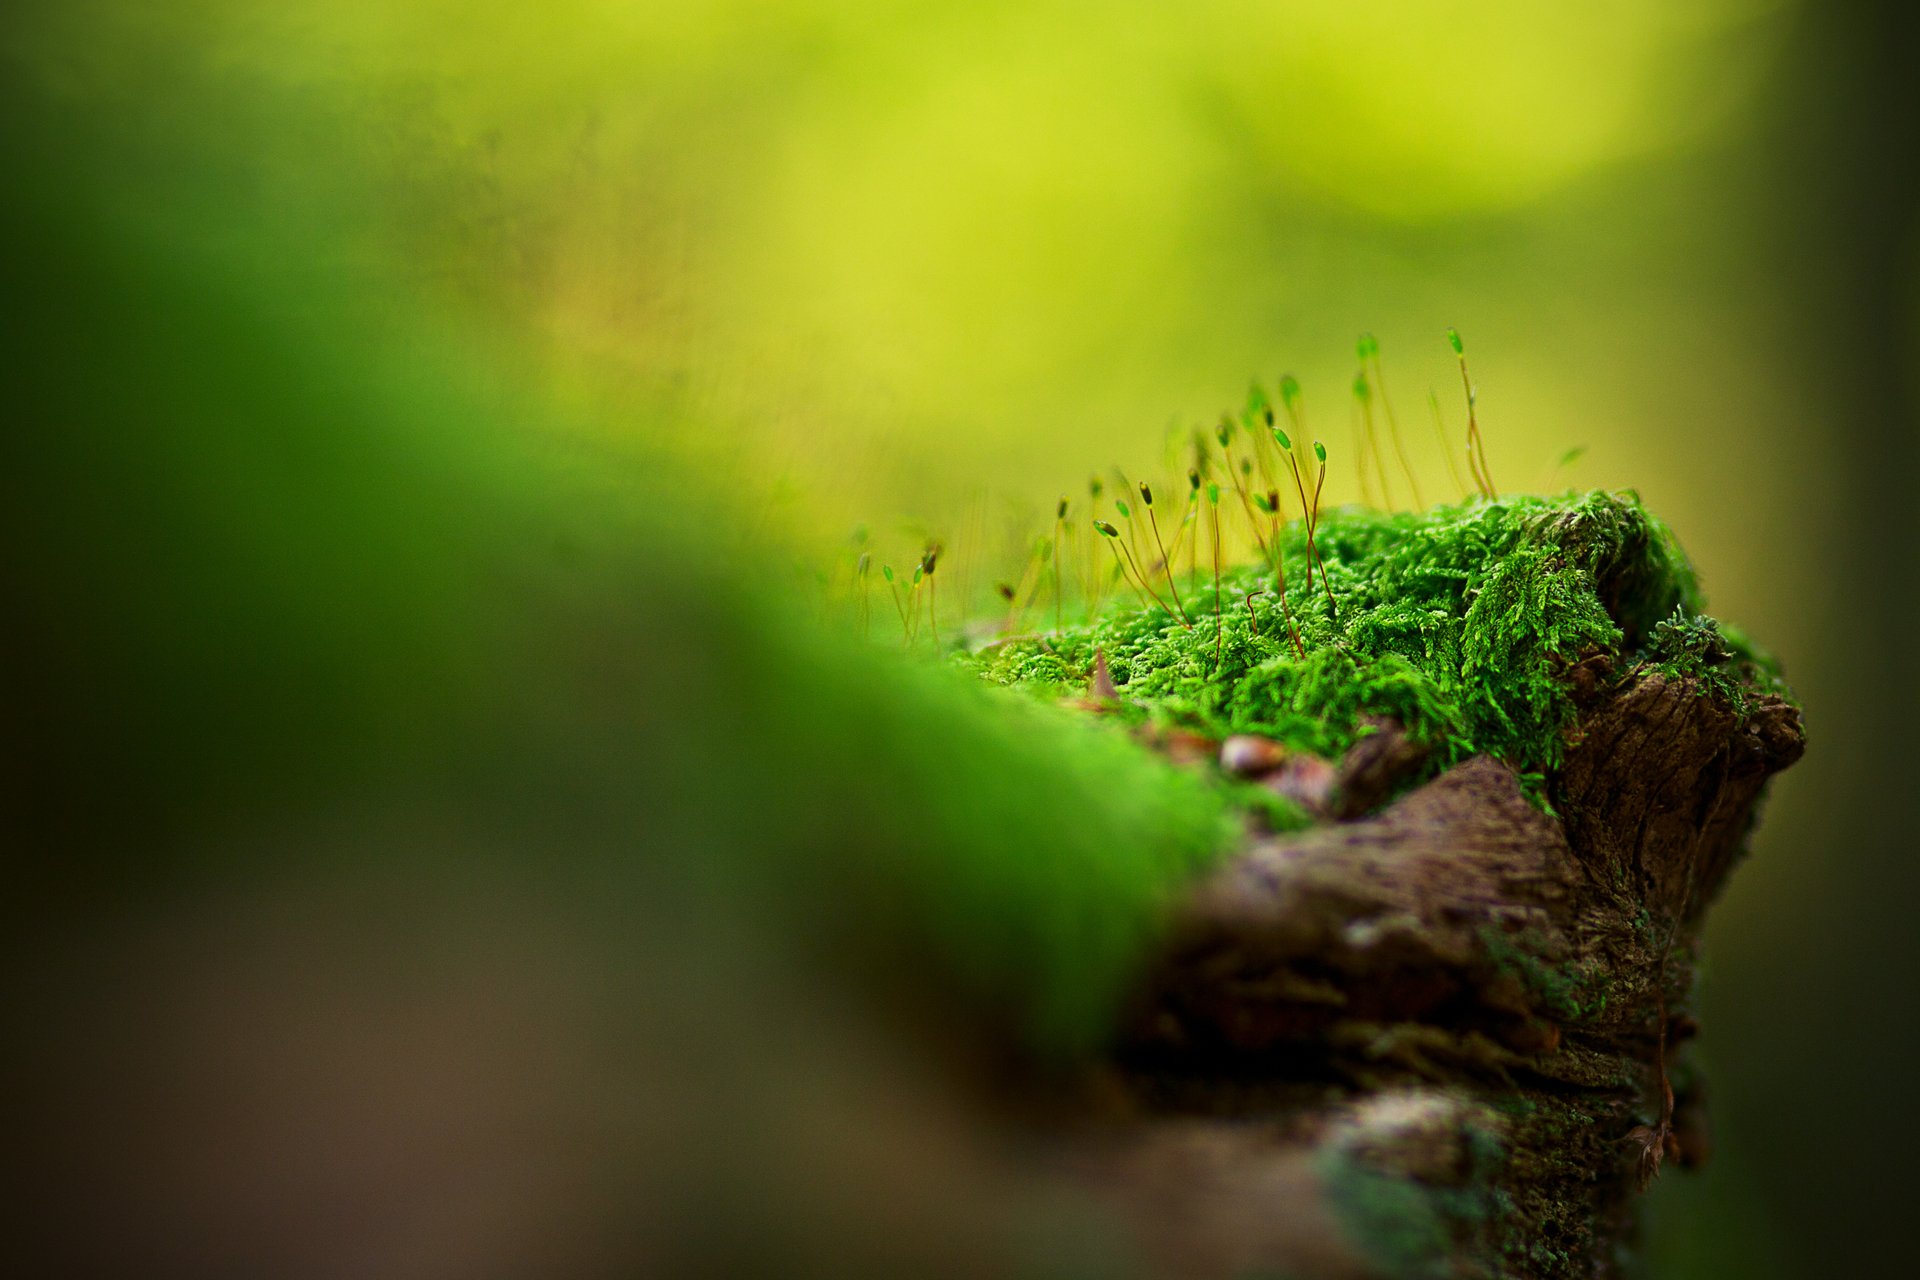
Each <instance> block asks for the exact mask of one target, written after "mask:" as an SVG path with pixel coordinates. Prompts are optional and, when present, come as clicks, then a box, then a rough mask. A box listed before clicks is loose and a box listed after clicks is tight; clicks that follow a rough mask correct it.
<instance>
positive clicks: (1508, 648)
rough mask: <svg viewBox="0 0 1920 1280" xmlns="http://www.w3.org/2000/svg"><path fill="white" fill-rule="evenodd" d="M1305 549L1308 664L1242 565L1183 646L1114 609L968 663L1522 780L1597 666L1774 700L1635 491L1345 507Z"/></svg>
mask: <svg viewBox="0 0 1920 1280" xmlns="http://www.w3.org/2000/svg"><path fill="white" fill-rule="evenodd" d="M1314 541H1315V546H1316V549H1317V551H1318V556H1319V559H1320V561H1321V562H1323V563H1324V574H1325V577H1324V582H1322V581H1320V580H1318V577H1317V576H1316V580H1315V581H1313V582H1312V583H1311V584H1309V582H1308V577H1307V572H1306V563H1307V547H1306V533H1305V530H1304V528H1303V527H1302V526H1301V525H1299V524H1298V523H1296V524H1294V525H1292V526H1291V527H1289V528H1288V529H1287V530H1285V531H1283V532H1282V534H1281V539H1280V546H1281V549H1282V554H1283V555H1284V556H1285V560H1286V565H1287V568H1288V573H1287V588H1288V590H1287V596H1286V601H1287V606H1288V610H1289V612H1290V613H1291V615H1292V618H1293V620H1294V623H1295V625H1296V626H1297V627H1298V629H1299V633H1300V639H1301V645H1302V650H1303V652H1302V653H1296V652H1295V651H1294V649H1293V646H1292V642H1291V641H1290V640H1289V639H1288V635H1287V631H1286V624H1285V621H1284V620H1283V616H1282V611H1281V609H1280V607H1279V597H1278V596H1276V595H1275V594H1274V593H1273V581H1274V579H1273V574H1272V572H1271V570H1270V568H1269V567H1268V566H1266V565H1264V564H1256V565H1250V566H1242V567H1239V568H1236V569H1234V570H1232V571H1231V572H1230V573H1228V574H1227V575H1225V576H1224V577H1223V578H1222V581H1221V590H1220V593H1219V599H1218V601H1217V603H1216V598H1215V593H1214V589H1213V585H1212V582H1211V580H1210V576H1209V575H1201V577H1200V579H1199V581H1198V582H1197V585H1196V586H1195V588H1194V589H1193V590H1191V591H1190V598H1189V609H1190V611H1191V612H1192V614H1193V616H1194V619H1195V622H1194V626H1193V628H1192V629H1191V630H1188V629H1186V628H1184V627H1182V626H1181V625H1180V624H1179V622H1178V621H1177V620H1176V619H1174V618H1173V617H1172V616H1171V615H1170V614H1169V613H1168V612H1167V611H1165V610H1164V609H1160V608H1145V609H1141V608H1129V609H1120V608H1114V609H1110V610H1108V611H1107V612H1105V613H1104V614H1102V615H1101V616H1099V617H1097V618H1094V619H1092V620H1091V621H1089V622H1086V623H1083V624H1081V625H1078V626H1070V627H1066V628H1063V629H1061V630H1058V631H1055V632H1051V633H1047V634H1044V635H1039V636H1032V637H1023V638H1019V639H1015V640H1011V641H1007V642H1004V643H1002V644H999V645H996V646H993V647H991V648H990V649H987V650H984V651H982V652H980V653H978V654H974V655H970V656H969V657H968V658H967V659H966V661H968V662H970V663H971V664H972V665H974V666H975V667H976V668H977V670H978V671H979V672H980V674H981V675H983V676H985V677H986V678H988V679H990V680H993V681H996V682H999V683H1003V684H1010V685H1021V686H1027V687H1030V688H1033V689H1036V690H1040V691H1047V690H1053V691H1063V692H1064V691H1076V692H1077V691H1079V690H1081V689H1084V688H1085V685H1086V681H1087V679H1088V674H1089V672H1090V671H1091V669H1092V666H1093V661H1094V655H1095V653H1096V652H1104V653H1105V655H1106V659H1107V664H1108V667H1109V669H1110V671H1111V673H1112V676H1113V680H1114V682H1115V684H1116V685H1117V686H1118V688H1119V690H1120V693H1121V695H1122V698H1123V700H1124V702H1125V704H1126V706H1125V709H1124V710H1123V711H1122V712H1121V714H1122V715H1126V716H1132V717H1136V718H1140V719H1153V720H1157V721H1167V722H1173V723H1178V724H1182V725H1186V726H1189V727H1192V728H1196V729H1199V730H1202V731H1205V732H1210V733H1215V734H1224V733H1260V734H1266V735H1268V736H1270V737H1273V738H1276V739H1278V740H1280V741H1282V742H1284V743H1286V744H1288V745H1289V746H1292V747H1295V748H1298V749H1301V750H1307V751H1312V752H1316V753H1318V754H1321V755H1325V756H1337V755H1338V754H1340V753H1341V752H1343V751H1345V750H1346V749H1347V748H1348V747H1349V746H1351V745H1352V744H1353V742H1354V740H1355V739H1356V738H1357V737H1358V736H1360V735H1361V734H1362V733H1364V732H1366V729H1365V726H1364V724H1363V721H1362V719H1361V717H1362V716H1363V715H1367V714H1373V715H1386V716H1392V717H1393V718H1395V719H1397V720H1399V721H1400V722H1401V723H1402V724H1404V725H1405V726H1406V728H1407V730H1408V731H1409V732H1410V733H1411V734H1412V735H1413V736H1414V737H1415V738H1416V739H1417V740H1419V741H1420V742H1422V743H1424V744H1426V745H1427V746H1429V747H1431V748H1432V749H1433V765H1434V767H1435V768H1445V767H1446V766H1448V765H1451V764H1454V763H1457V762H1458V761H1460V760H1463V759H1465V758H1467V757H1469V756H1471V755H1475V754H1479V753H1482V752H1484V753H1488V754H1491V755H1493V756H1496V757H1498V758H1500V759H1502V760H1504V761H1506V762H1507V763H1508V764H1510V765H1512V766H1513V767H1514V768H1515V769H1516V770H1518V771H1519V772H1521V773H1522V774H1532V775H1542V774H1544V773H1547V772H1550V771H1551V770H1553V769H1554V768H1555V767H1557V766H1558V764H1559V763H1560V760H1561V757H1562V754H1563V751H1564V748H1565V731H1566V730H1567V728H1568V727H1569V725H1570V724H1571V723H1572V721H1573V719H1574V715H1575V708H1574V703H1573V697H1572V692H1571V690H1570V688H1569V681H1568V679H1567V678H1566V677H1567V672H1568V669H1569V667H1571V666H1572V664H1574V663H1576V662H1579V661H1581V660H1583V659H1585V658H1588V657H1591V656H1592V655H1594V654H1610V655H1613V656H1614V657H1615V658H1616V659H1617V661H1616V664H1615V669H1616V670H1617V671H1624V670H1627V669H1629V668H1630V667H1632V666H1633V665H1634V664H1636V663H1639V662H1647V663H1652V664H1657V665H1659V666H1661V667H1662V668H1663V669H1665V670H1668V671H1669V672H1670V673H1671V674H1676V675H1688V676H1694V677H1697V678H1700V679H1701V680H1702V681H1703V683H1704V684H1705V685H1706V687H1707V688H1708V689H1709V691H1719V692H1721V693H1723V694H1724V695H1726V696H1728V697H1729V698H1730V699H1731V700H1732V701H1734V702H1735V704H1736V705H1737V706H1740V707H1742V708H1744V705H1745V702H1744V699H1743V697H1742V696H1741V691H1742V690H1743V689H1747V688H1751V687H1753V686H1755V685H1760V686H1763V687H1768V688H1778V687H1779V686H1778V681H1777V679H1775V678H1774V676H1773V674H1772V671H1771V665H1770V662H1769V660H1768V659H1766V658H1765V657H1764V656H1763V655H1760V654H1758V653H1757V651H1755V650H1753V649H1752V647H1751V646H1749V645H1747V644H1746V642H1745V641H1744V640H1743V639H1741V638H1739V637H1738V635H1737V633H1732V632H1724V631H1722V630H1721V629H1720V628H1719V627H1718V626H1717V625H1716V624H1715V623H1714V622H1713V621H1712V620H1711V619H1708V618H1705V617H1703V616H1702V615H1701V613H1700V610H1701V607H1702V602H1701V599H1700V592H1699V587H1698V584H1697V581H1696V579H1695V576H1694V572H1693V569H1692V567H1691V565H1690V564H1689V563H1688V561H1687V558H1686V556H1685V554H1684V553H1683V552H1682V551H1681V550H1680V548H1679V545H1678V543H1677V542H1676V541H1675V540H1674V538H1673V535H1672V534H1671V532H1670V531H1669V530H1668V529H1667V527H1666V526H1665V525H1664V524H1663V523H1661V521H1660V520H1659V519H1657V518H1656V517H1655V516H1653V515H1652V514H1651V513H1650V512H1648V511H1647V509H1646V508H1645V507H1644V506H1643V505H1642V504H1641V502H1640V499H1639V497H1638V496H1637V495H1636V494H1634V493H1632V492H1620V493H1608V492H1591V493H1584V494H1568V495H1563V496H1561V497H1557V498H1539V497H1509V498H1501V499H1498V500H1493V501H1489V500H1484V499H1478V498H1476V499H1472V500H1470V501H1468V502H1465V503H1461V504H1457V505H1451V506H1440V507H1434V508H1431V509H1429V510H1426V511H1421V512H1411V513H1409V512H1400V513H1384V512H1378V511H1370V510H1362V509H1358V508H1347V509H1342V510H1339V511H1334V512H1328V513H1326V514H1325V515H1324V516H1323V517H1322V519H1321V523H1320V526H1319V528H1318V530H1317V531H1316V533H1315V535H1314ZM1216 608H1217V609H1218V610H1219V614H1220V623H1219V635H1218V636H1216V624H1215V610H1216Z"/></svg>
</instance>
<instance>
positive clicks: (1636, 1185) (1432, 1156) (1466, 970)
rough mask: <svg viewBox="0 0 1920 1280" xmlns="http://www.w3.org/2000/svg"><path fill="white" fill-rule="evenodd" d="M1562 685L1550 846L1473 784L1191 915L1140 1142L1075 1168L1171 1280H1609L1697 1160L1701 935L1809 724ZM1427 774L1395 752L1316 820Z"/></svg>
mask: <svg viewBox="0 0 1920 1280" xmlns="http://www.w3.org/2000/svg"><path fill="white" fill-rule="evenodd" d="M1577 674H1578V675H1580V676H1581V677H1583V679H1584V683H1585V684H1586V685H1587V686H1588V687H1589V688H1590V689H1594V690H1598V691H1596V692H1590V693H1588V695H1587V698H1586V703H1585V706H1584V708H1583V711H1582V716H1581V720H1580V724H1579V727H1578V729H1577V732H1576V734H1575V735H1574V738H1573V740H1572V742H1571V745H1570V749H1569V753H1568V756H1567V759H1566V761H1565V763H1564V766H1563V767H1562V768H1561V769H1560V770H1559V771H1558V772H1557V773H1556V775H1555V776H1554V778H1553V780H1552V782H1551V785H1550V796H1549V799H1550V803H1551V806H1552V809H1553V811H1554V812H1553V813H1552V814H1550V813H1549V812H1547V811H1545V810H1544V809H1543V808H1541V807H1539V806H1538V805H1537V804H1535V803H1533V802H1531V801H1530V800H1529V799H1528V798H1527V797H1526V796H1525V795H1524V794H1523V790H1522V786H1521V783H1520V780H1519V779H1518V778H1516V776H1515V775H1514V773H1513V772H1512V771H1511V770H1510V769H1508V768H1507V767H1506V766H1505V765H1503V764H1501V763H1499V762H1497V761H1495V760H1493V759H1490V758H1486V757H1480V758H1476V759H1472V760H1469V761H1467V762H1466V763H1464V764H1461V765H1459V766H1458V767H1456V768H1453V769H1451V770H1449V771H1447V772H1445V773H1443V774H1441V775H1440V776H1439V777H1437V778H1435V779H1433V780H1432V781H1430V782H1427V783H1426V784H1425V785H1422V786H1420V787H1418V788H1416V789H1414V790H1412V791H1410V792H1408V793H1407V794H1405V795H1404V796H1402V797H1401V798H1399V799H1398V800H1397V801H1394V802H1393V803H1391V804H1388V805H1387V806H1386V807H1385V808H1384V809H1382V810H1380V811H1379V812H1378V813H1377V814H1375V816H1371V817H1364V818H1359V819H1350V820H1345V821H1335V822H1330V823H1327V824H1323V825H1321V826H1318V827H1316V828H1314V829H1312V830H1309V831H1306V832H1302V833H1297V834H1293V835H1288V836H1281V837H1274V838H1269V839H1265V840H1263V841H1260V842H1258V843H1256V844H1255V845H1254V846H1253V847H1251V848H1249V849H1248V850H1246V851H1245V852H1244V853H1243V854H1242V855H1241V856H1239V857H1237V858H1236V859H1235V860H1233V861H1232V862H1231V863H1229V864H1228V865H1226V866H1224V867H1222V868H1221V869H1220V870H1219V871H1218V872H1217V873H1216V874H1214V875H1213V876H1212V877H1211V878H1210V879H1208V880H1206V881H1205V882H1204V883H1203V884H1201V885H1200V886H1199V888H1198V889H1197V891H1195V892H1194V893H1193V894H1192V896H1191V898H1190V899H1189V900H1188V901H1186V902H1185V903H1184V904H1183V905H1182V907H1181V908H1180V910H1179V913H1178V918H1177V923H1176V926H1175V928H1174V929H1173V930H1172V932H1171V935H1170V937H1169V939H1168V941H1167V942H1166V944H1165V946H1164V948H1163V950H1162V951H1161V952H1160V954H1159V955H1158V957H1157V959H1156V961H1155V963H1154V965H1153V967H1152V970H1151V972H1150V974H1149V975H1148V976H1147V978H1146V980H1145V981H1144V982H1143V983H1142V985H1141V988H1140V991H1139V996H1138V1000H1137V1002H1136V1004H1135V1007H1134V1010H1133V1013H1132V1015H1131V1016H1130V1018H1129V1020H1128V1023H1127V1032H1126V1035H1125V1037H1124V1042H1123V1043H1122V1045H1121V1046H1120V1048H1119V1049H1118V1050H1117V1052H1116V1055H1115V1061H1114V1070H1115V1073H1116V1076H1117V1078H1118V1079H1119V1080H1120V1081H1121V1083H1122V1086H1123V1091H1124V1094H1125V1097H1126V1100H1127V1107H1128V1111H1127V1114H1128V1115H1129V1117H1130V1120H1129V1122H1128V1123H1126V1124H1124V1125H1119V1126H1113V1127H1112V1128H1110V1129H1109V1130H1108V1131H1107V1133H1106V1136H1104V1137H1103V1138H1101V1139H1099V1140H1097V1141H1096V1142H1095V1143H1094V1144H1093V1146H1092V1147H1091V1149H1090V1150H1089V1152H1088V1153H1087V1154H1086V1155H1085V1158H1084V1159H1083V1160H1082V1161H1081V1163H1080V1166H1079V1172H1080V1174H1081V1176H1083V1177H1084V1178H1085V1179H1087V1180H1088V1181H1090V1182H1091V1183H1092V1184H1093V1185H1094V1186H1096V1187H1097V1188H1098V1189H1099V1190H1100V1191H1101V1192H1102V1193H1103V1194H1105V1195H1107V1196H1109V1197H1112V1198H1113V1199H1114V1200H1116V1201H1118V1202H1119V1204H1120V1205H1121V1206H1122V1207H1123V1209H1124V1211H1125V1215H1126V1217H1127V1218H1128V1219H1129V1220H1130V1221H1131V1222H1133V1223H1135V1224H1137V1229H1138V1231H1139V1233H1140V1236H1141V1238H1142V1242H1143V1244H1144V1245H1145V1246H1146V1248H1147V1249H1148V1250H1149V1252H1150V1254H1151V1255H1152V1256H1153V1257H1154V1258H1155V1259H1156V1260H1157V1263H1158V1265H1159V1268H1160V1270H1161V1272H1162V1273H1163V1274H1167V1275H1172V1276H1181V1277H1212V1276H1223V1277H1224V1276H1233V1275H1241V1274H1246V1273H1248V1271H1249V1270H1250V1269H1253V1270H1255V1271H1256V1272H1257V1273H1258V1274H1283V1275H1288V1276H1293V1277H1349V1276H1351V1277H1361V1276H1483V1275H1528V1276H1572V1275H1579V1276H1611V1275H1615V1274H1617V1273H1618V1272H1619V1269H1620V1268H1621V1266H1622V1265H1623V1261H1622V1259H1623V1256H1624V1255H1626V1254H1627V1253H1628V1252H1629V1251H1630V1246H1631V1243H1632V1239H1633V1223H1634V1203H1635V1199H1636V1196H1637V1193H1638V1192H1639V1191H1640V1190H1641V1189H1642V1187H1643V1186H1644V1184H1645V1182H1646V1181H1647V1180H1648V1179H1650V1178H1651V1177H1652V1176H1654V1175H1655V1174H1657V1173H1658V1172H1659V1170H1660V1168H1661V1166H1662V1165H1663V1164H1669V1163H1678V1164H1681V1165H1692V1164H1695V1163H1698V1162H1699V1161H1700V1160H1702V1159H1704V1158H1705V1156H1706V1153H1707V1141H1706V1133H1705V1128H1704V1119H1703V1109H1702V1108H1703V1099H1704V1093H1703V1088H1702V1086H1701V1084H1700V1082H1699V1079H1698V1074H1697V1072H1695V1071H1694V1070H1693V1069H1692V1067H1691V1064H1690V1063H1689V1062H1688V1058H1687V1050H1686V1045H1687V1042H1688V1041H1689V1040H1690V1039H1691V1038H1692V1036H1693V1034H1694V1033H1695V1031H1696V1029H1697V1024H1696V1022H1695V1020H1694V1018H1693V1016H1692V1012H1691V1009H1690V994H1691V991H1692V987H1693V973H1694V966H1695V961H1696V958H1697V954H1696V953H1697V950H1698V946H1699V926H1700V923H1701V920H1702V917H1703V915H1704V912H1705V910H1706V908H1707V906H1708V904H1710V903H1711V902H1712V901H1713V898H1714V896H1715V894H1716V893H1717V892H1718V890H1719V889H1720V887H1721V886H1722V884H1723V883H1724V881H1725V880H1726V877H1727V875H1728V873H1729V871H1730V870H1731V868H1732V866H1733V864H1734V863H1735V862H1736V861H1737V860H1738V858H1739V856H1740V853H1741V851H1742V848H1743V845H1744V842H1745V837H1746V834H1747V832H1748V829H1749V827H1750V826H1751V824H1752V822H1753V817H1754V813H1755V806H1756V802H1757V801H1758V800H1759V798H1760V795H1761V791H1762V789H1763V787H1764V785H1765V783H1766V780H1767V779H1768V777H1770V776H1771V775H1772V774H1773V773H1775V772H1777V771H1779V770H1780V769H1783V768H1785V767H1786V766H1788V765H1789V764H1791V763H1793V761H1794V760H1796V759H1797V758H1798V757H1799V755H1800V752H1801V750H1802V745H1803V736H1802V732H1801V726H1800V720H1799V715H1798V712H1797V711H1795V710H1794V709H1793V708H1792V707H1791V706H1789V705H1788V704H1786V703H1784V702H1782V701H1780V700H1778V699H1776V698H1771V697H1755V698H1753V699H1752V700H1751V701H1750V703H1749V705H1748V706H1747V708H1746V709H1745V714H1738V713H1736V710H1735V709H1734V708H1733V707H1731V706H1729V705H1728V704H1727V703H1726V702H1725V701H1724V700H1723V699H1721V698H1719V697H1716V696H1714V695H1712V694H1709V693H1706V692H1705V691H1703V689H1702V688H1701V686H1699V685H1698V684H1697V683H1695V682H1693V681H1691V680H1686V679H1668V678H1666V677H1665V676H1663V675H1661V674H1660V673H1658V672H1656V671H1640V672H1631V673H1627V674H1626V675H1625V676H1623V677H1621V678H1619V679H1617V680H1616V679H1613V678H1612V677H1611V673H1610V672H1608V671H1607V670H1606V665H1605V659H1594V660H1592V662H1591V663H1590V664H1588V666H1587V669H1586V670H1584V671H1583V672H1580V673H1577ZM1418 765H1419V753H1417V752H1415V751H1411V750H1409V749H1407V748H1406V744H1405V742H1404V739H1402V738H1401V737H1400V735H1398V734H1397V733H1395V732H1394V731H1393V730H1392V729H1391V727H1387V728H1386V730H1385V731H1383V732H1382V733H1379V734H1376V735H1374V736H1373V737H1370V738H1368V739H1365V740H1363V741H1362V743H1361V744H1360V745H1359V746H1358V747H1356V748H1355V749H1354V751H1353V752H1352V753H1351V754H1350V755H1349V756H1348V757H1347V759H1346V760H1345V761H1343V762H1341V765H1340V767H1339V769H1338V770H1337V772H1336V776H1335V787H1334V789H1333V792H1332V794H1331V797H1330V799H1329V803H1328V808H1329V811H1330V812H1332V813H1334V814H1336V815H1337V814H1340V813H1343V812H1355V811H1358V810H1361V809H1364V808H1365V807H1366V806H1367V805H1368V804H1370V803H1372V802H1374V801H1376V800H1377V799H1378V798H1379V797H1381V796H1383V795H1385V794H1389V793H1390V791H1391V789H1392V788H1393V786H1394V785H1395V783H1396V782H1397V781H1398V780H1399V779H1401V778H1403V777H1404V776H1405V774H1406V772H1407V771H1408V770H1411V769H1415V768H1417V767H1418ZM1669 1081H1670V1082H1671V1085H1672V1089H1673V1094H1672V1097H1673V1101H1672V1103H1671V1104H1669V1103H1668V1102H1667V1097H1668V1094H1667V1084H1668V1082H1669Z"/></svg>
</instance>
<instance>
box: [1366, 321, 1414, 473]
mask: <svg viewBox="0 0 1920 1280" xmlns="http://www.w3.org/2000/svg"><path fill="white" fill-rule="evenodd" d="M1369 360H1371V361H1372V362H1373V385H1374V389H1375V390H1376V391H1377V392H1378V393H1379V396H1380V411H1381V413H1383V414H1384V415H1386V419H1387V434H1388V435H1389V436H1391V437H1392V438H1393V451H1394V453H1395V454H1396V455H1398V457H1399V459H1400V470H1402V471H1404V472H1405V473H1406V476H1407V487H1408V488H1409V489H1410V490H1412V491H1413V509H1414V510H1415V511H1424V510H1426V507H1427V500H1426V499H1425V498H1424V497H1422V496H1421V495H1420V480H1419V477H1417V476H1415V475H1414V473H1413V464H1412V463H1410V462H1408V461H1407V450H1406V446H1405V445H1404V444H1403V443H1401V440H1400V423H1399V422H1398V421H1397V420H1396V419H1395V418H1394V416H1393V398H1392V397H1391V396H1389V395H1388V394H1387V375H1386V371H1385V370H1384V369H1382V368H1381V367H1380V343H1379V342H1378V341H1377V340H1376V339H1375V338H1374V336H1373V335H1372V334H1370V333H1363V334H1361V335H1360V363H1361V367H1362V368H1365V367H1366V364H1367V362H1368V361H1369Z"/></svg>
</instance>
